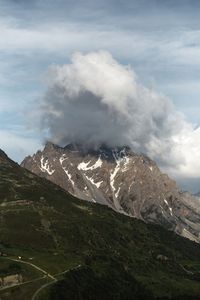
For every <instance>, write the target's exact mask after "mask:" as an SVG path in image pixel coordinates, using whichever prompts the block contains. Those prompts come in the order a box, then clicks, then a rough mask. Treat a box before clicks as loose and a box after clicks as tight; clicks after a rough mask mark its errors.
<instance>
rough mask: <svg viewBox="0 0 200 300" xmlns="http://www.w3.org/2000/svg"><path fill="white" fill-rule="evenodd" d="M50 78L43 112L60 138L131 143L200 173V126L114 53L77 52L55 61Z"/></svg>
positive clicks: (180, 169) (175, 168)
mask: <svg viewBox="0 0 200 300" xmlns="http://www.w3.org/2000/svg"><path fill="white" fill-rule="evenodd" d="M47 78H48V89H47V93H46V95H45V96H44V98H43V99H42V102H41V104H40V112H39V116H40V120H41V124H42V127H43V129H45V131H46V132H48V138H49V139H50V140H52V141H53V142H54V143H57V144H60V145H63V146H64V145H66V144H68V143H70V142H79V143H83V144H84V145H86V147H94V148H96V147H98V146H99V145H101V144H107V145H109V146H121V145H129V146H130V147H131V148H132V149H133V150H135V151H137V152H143V153H146V154H147V155H149V156H150V157H151V158H153V159H155V160H156V161H157V162H159V164H160V165H161V166H163V167H164V168H165V169H167V170H169V171H170V173H171V174H172V173H173V174H175V175H176V176H178V175H177V174H179V175H180V174H182V175H183V176H187V175H189V176H193V177H196V176H199V171H197V164H199V165H200V157H199V156H200V155H199V151H198V149H199V148H200V129H199V128H198V129H194V128H193V126H192V124H189V123H187V122H186V121H185V119H184V116H183V115H182V114H181V113H179V112H178V111H176V110H175V108H174V106H173V103H172V102H171V101H170V100H169V99H168V98H167V97H165V96H164V95H161V94H159V93H156V92H155V91H153V90H150V89H148V88H146V87H144V86H143V85H141V84H140V83H139V82H138V80H137V77H136V74H135V73H134V71H133V70H132V69H131V68H130V67H129V66H124V65H121V64H119V63H118V62H117V61H116V60H115V59H113V57H112V56H111V55H110V54H109V53H108V52H105V51H99V52H91V53H89V54H85V55H84V54H81V53H75V54H74V55H73V56H72V60H71V63H70V64H66V65H63V66H58V65H54V66H52V67H51V68H50V69H49V71H48V76H47Z"/></svg>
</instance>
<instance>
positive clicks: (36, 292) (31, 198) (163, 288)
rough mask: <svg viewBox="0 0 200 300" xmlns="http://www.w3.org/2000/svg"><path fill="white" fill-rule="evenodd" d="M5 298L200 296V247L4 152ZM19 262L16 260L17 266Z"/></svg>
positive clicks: (0, 234) (1, 237)
mask: <svg viewBox="0 0 200 300" xmlns="http://www.w3.org/2000/svg"><path fill="white" fill-rule="evenodd" d="M0 223H1V226H0V252H1V256H0V277H3V276H10V275H13V274H21V276H22V278H23V280H22V281H23V282H21V283H17V284H16V285H15V286H13V287H6V288H4V289H2V290H1V289H0V299H1V300H4V299H9V300H10V299H17V300H18V299H20V300H29V299H32V300H57V299H63V300H65V299H73V300H76V299H77V300H78V299H83V300H86V299H87V300H90V299H97V300H98V299H106V300H107V299H120V300H121V299H136V300H137V299H148V300H149V299H174V300H175V299H184V300H185V299H200V273H199V271H200V246H199V245H198V244H196V243H193V242H190V241H189V240H186V239H183V238H181V237H179V236H177V235H176V234H174V233H172V232H169V231H166V230H164V229H163V228H161V227H159V226H156V225H149V224H148V225H147V224H145V223H143V222H142V221H139V220H136V219H133V218H129V217H126V216H124V215H121V214H118V213H115V212H114V211H113V210H111V209H109V208H107V207H104V206H100V205H97V204H95V203H88V202H85V201H81V200H78V199H75V198H74V197H72V196H70V195H69V194H67V193H66V192H65V191H63V190H61V189H60V188H59V187H57V186H55V185H54V184H52V183H51V182H49V181H47V180H45V179H42V178H39V177H37V176H35V175H33V174H32V173H30V172H28V171H26V170H24V169H22V168H21V167H19V166H18V165H17V164H15V163H14V162H12V161H11V160H9V159H8V158H7V157H6V156H5V155H3V154H1V153H0ZM13 264H14V266H13Z"/></svg>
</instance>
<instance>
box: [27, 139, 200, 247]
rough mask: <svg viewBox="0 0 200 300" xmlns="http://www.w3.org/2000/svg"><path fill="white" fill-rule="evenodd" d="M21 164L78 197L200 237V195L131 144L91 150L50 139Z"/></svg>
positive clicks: (197, 239) (196, 239) (185, 235)
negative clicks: (183, 188)
mask: <svg viewBox="0 0 200 300" xmlns="http://www.w3.org/2000/svg"><path fill="white" fill-rule="evenodd" d="M21 166H23V167H24V168H26V169H28V170H30V171H32V172H33V173H35V174H37V175H39V176H41V177H45V178H47V179H48V180H51V181H52V182H54V183H56V184H57V185H59V186H60V187H62V188H63V189H65V190H67V191H69V192H70V193H71V194H72V195H74V196H76V197H78V198H81V199H85V200H88V201H92V202H97V203H100V204H104V205H107V206H109V207H111V208H112V209H114V210H116V211H118V212H121V213H123V214H126V215H129V216H132V217H136V218H139V219H141V220H143V221H145V222H148V223H156V224H160V225H162V226H164V227H165V228H167V229H170V230H173V231H175V232H176V233H178V234H180V235H182V236H184V237H187V238H189V239H192V240H195V241H196V242H199V241H200V236H199V231H200V198H198V197H194V196H192V195H190V194H189V193H183V192H181V191H179V189H178V188H177V186H176V183H175V181H173V180H172V179H170V178H169V177H168V176H167V175H166V174H163V173H162V172H161V171H160V170H159V168H158V167H157V165H156V163H155V162H154V161H152V160H151V159H149V158H148V157H146V156H145V155H139V154H136V153H134V152H133V151H131V149H130V148H128V147H121V148H114V149H111V148H108V147H106V146H102V147H100V148H99V149H98V150H90V149H89V150H88V149H85V148H84V147H83V145H78V144H69V145H68V146H66V147H64V148H62V147H59V146H56V145H54V144H52V143H47V144H46V146H45V147H44V150H43V151H38V152H37V153H36V154H34V155H33V156H32V157H31V156H28V157H27V158H25V159H24V161H23V162H22V164H21Z"/></svg>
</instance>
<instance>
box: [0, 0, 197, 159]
mask: <svg viewBox="0 0 200 300" xmlns="http://www.w3.org/2000/svg"><path fill="white" fill-rule="evenodd" d="M199 9H200V1H197V0H187V1H186V0H137V1H136V0H135V1H134V0H129V1H128V0H124V1H117V0H115V1H114V0H107V1H105V0H103V1H96V0H91V1H87V0H84V1H80V0H79V1H71V0H69V1H67V0H65V1H64V0H57V1H52V0H36V1H34V0H33V1H31V0H29V1H27V0H0V32H1V35H0V141H1V143H0V148H2V149H4V150H5V151H6V152H7V153H8V154H9V155H10V156H11V158H13V159H14V160H17V161H21V160H22V159H23V158H24V156H25V155H27V154H29V153H30V154H31V153H33V152H34V151H35V150H36V149H38V148H39V147H41V145H42V135H41V134H40V132H39V131H38V130H35V129H34V126H30V124H29V115H30V113H31V112H32V111H33V109H34V105H35V103H37V101H38V100H39V99H40V97H42V95H43V93H44V90H45V84H44V77H45V74H46V71H47V69H48V66H49V65H51V64H64V63H67V62H69V60H70V56H71V54H72V53H73V52H74V51H81V52H83V53H87V52H90V51H96V50H99V49H103V50H107V51H109V52H110V53H111V54H112V56H113V57H114V58H115V59H116V60H117V61H118V62H120V63H122V64H129V65H130V66H132V67H133V68H134V70H135V72H136V74H137V76H138V80H139V81H140V82H141V83H142V84H144V85H146V86H147V87H149V88H151V87H152V88H154V89H156V90H157V91H160V92H162V93H164V94H165V95H166V96H168V97H169V98H171V100H172V101H173V103H174V105H175V107H176V109H177V110H179V111H181V112H183V113H184V115H185V117H186V118H187V119H188V121H189V122H191V123H193V124H196V126H198V125H199V124H200V105H199V95H200V84H199V74H200V21H199Z"/></svg>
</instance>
